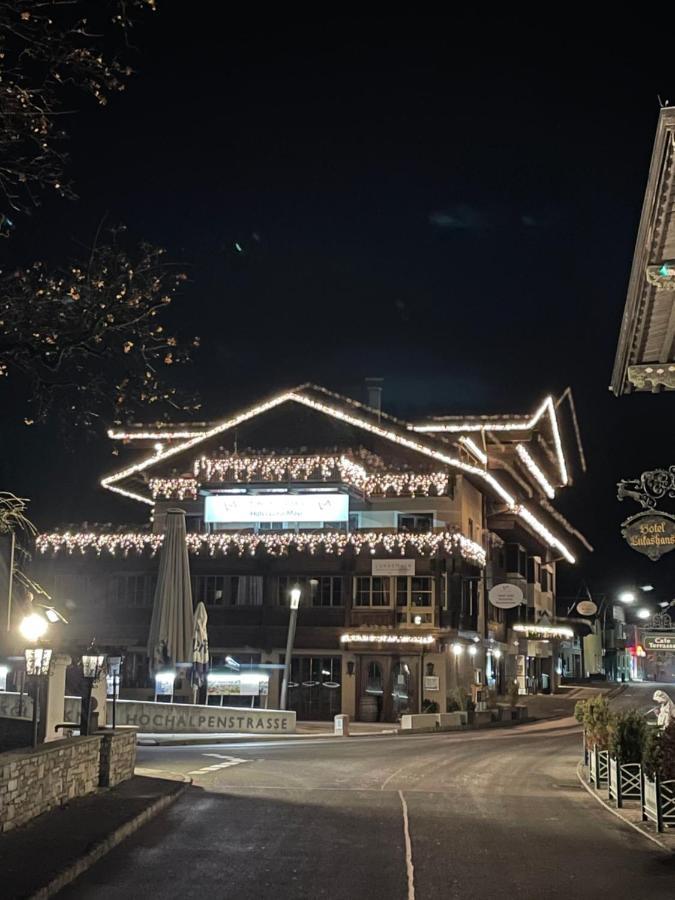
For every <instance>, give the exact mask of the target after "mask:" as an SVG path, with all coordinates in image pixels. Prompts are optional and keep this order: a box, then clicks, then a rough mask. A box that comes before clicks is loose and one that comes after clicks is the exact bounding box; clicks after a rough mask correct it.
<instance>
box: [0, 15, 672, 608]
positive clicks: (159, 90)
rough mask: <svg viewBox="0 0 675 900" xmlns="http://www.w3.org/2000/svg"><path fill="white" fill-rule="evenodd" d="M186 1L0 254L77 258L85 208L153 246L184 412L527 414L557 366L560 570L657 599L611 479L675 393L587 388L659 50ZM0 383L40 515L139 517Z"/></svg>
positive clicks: (635, 183) (573, 585)
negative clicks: (320, 396)
mask: <svg viewBox="0 0 675 900" xmlns="http://www.w3.org/2000/svg"><path fill="white" fill-rule="evenodd" d="M197 9H198V7H196V6H195V7H194V12H190V13H187V12H186V7H185V5H184V4H172V3H164V4H162V9H161V12H160V13H159V14H158V15H156V16H152V17H151V21H150V24H149V26H148V27H147V28H142V29H140V30H139V31H138V33H137V35H136V43H137V44H138V45H139V47H141V48H142V49H141V52H139V53H136V54H134V55H133V58H132V60H131V61H132V64H133V65H134V66H135V68H136V69H137V72H138V74H137V76H136V77H135V78H134V79H133V80H132V82H131V83H130V85H129V87H128V89H127V91H126V92H125V93H124V94H122V95H121V96H117V97H114V98H113V99H112V101H111V103H110V105H109V106H108V107H107V108H106V109H104V110H100V109H97V108H93V105H88V104H86V103H85V104H84V105H83V110H82V111H81V112H80V113H79V114H78V115H77V116H75V117H73V119H72V122H71V123H70V125H69V128H70V132H71V136H72V140H71V147H70V152H71V156H72V165H71V170H70V171H71V173H72V175H73V178H74V180H75V186H76V189H77V191H78V194H79V195H80V199H79V200H78V201H76V202H74V203H69V202H67V201H61V200H57V199H55V198H50V199H49V201H48V202H46V203H45V206H44V208H43V209H42V210H41V211H39V212H38V213H37V214H36V215H35V216H34V217H33V219H32V220H31V221H22V222H20V223H19V225H18V228H17V234H16V235H15V237H13V238H12V239H11V241H5V242H4V243H3V245H2V247H0V252H1V254H2V259H3V265H7V264H8V263H9V264H16V262H25V261H28V260H30V259H32V258H37V257H39V256H43V257H47V258H50V259H52V260H59V259H60V258H61V259H62V258H63V257H64V255H65V256H67V255H68V254H71V253H73V254H75V253H79V252H81V247H82V245H87V244H88V243H90V242H91V240H92V237H93V235H94V233H95V231H96V228H97V226H98V224H99V222H100V221H101V219H102V217H103V216H106V221H108V222H110V223H111V224H114V223H117V222H124V223H126V224H127V226H128V227H129V230H130V232H131V234H132V235H133V236H135V237H138V238H145V239H148V240H151V241H153V242H155V243H159V244H162V245H164V246H165V247H166V248H167V250H168V251H169V254H170V255H171V257H172V258H173V259H175V260H177V261H180V262H181V263H183V264H185V265H186V266H187V271H188V273H189V276H190V282H189V284H188V285H187V286H186V287H185V290H184V291H183V293H182V295H181V299H180V300H178V301H177V302H176V309H175V311H174V313H173V316H174V321H175V323H176V325H177V326H178V327H179V328H180V330H181V331H183V332H184V333H185V334H186V335H188V336H189V335H193V334H198V335H200V336H201V337H202V349H201V351H200V352H199V353H198V355H197V357H196V358H195V363H194V365H193V366H192V367H191V368H190V369H186V370H183V375H184V376H185V378H186V379H188V380H189V382H190V384H191V385H192V386H194V387H196V388H198V389H199V390H200V391H201V392H202V395H203V400H204V412H203V416H202V417H203V418H218V417H220V416H222V415H223V414H225V413H227V412H229V411H230V410H232V409H236V408H238V407H240V406H244V405H246V404H247V403H249V402H250V401H252V400H255V399H256V398H257V397H258V396H260V395H261V394H266V393H270V392H272V391H274V390H276V389H277V388H278V387H280V386H283V385H289V384H293V383H298V382H302V381H307V380H311V381H314V382H318V383H320V384H323V385H325V386H327V387H329V388H332V389H334V390H338V391H341V392H344V393H347V394H349V395H351V396H354V397H356V398H357V399H365V397H364V388H363V379H364V378H365V377H366V376H372V375H377V376H381V377H383V378H384V379H385V385H384V397H383V403H384V407H385V409H386V410H387V411H389V412H392V413H395V414H398V415H401V416H405V417H410V418H418V417H420V416H421V415H424V414H425V413H437V414H442V413H457V412H467V413H491V412H507V413H510V412H514V413H520V412H528V411H531V410H532V409H533V408H534V407H535V406H536V405H537V404H538V402H539V401H540V400H541V399H542V398H543V397H544V396H545V395H546V394H547V393H549V392H553V393H556V394H559V393H561V392H562V391H563V390H564V389H565V387H567V386H568V385H571V386H572V388H573V390H574V394H575V399H576V402H577V407H578V413H579V420H580V425H581V430H582V436H583V440H584V444H585V449H586V453H587V456H588V461H589V472H588V474H587V475H586V476H584V477H580V478H578V479H577V481H576V483H575V485H574V487H573V488H572V489H571V490H569V491H567V492H566V493H564V494H563V495H562V496H561V497H560V498H558V499H557V500H556V503H557V504H558V505H559V508H560V509H561V510H562V511H563V512H565V514H566V515H568V517H569V518H570V519H571V520H572V521H573V523H574V524H575V525H576V526H577V527H579V528H580V529H581V530H582V531H583V532H584V533H585V534H586V535H587V536H588V537H589V539H590V540H591V542H592V543H593V544H595V546H596V549H597V552H596V553H595V554H594V555H593V556H590V557H586V558H584V559H583V560H582V561H581V566H580V567H577V568H576V569H575V570H574V571H573V572H570V571H569V568H568V573H567V575H566V577H565V578H564V579H563V582H562V590H563V591H567V592H571V593H573V592H575V591H576V589H577V587H578V585H579V583H580V581H581V579H582V578H587V579H588V581H589V583H590V585H591V587H592V588H593V589H594V590H597V591H602V590H607V591H612V590H614V589H615V588H616V587H618V586H619V585H623V584H628V583H645V582H646V581H650V582H652V583H654V584H655V585H656V586H657V588H658V589H659V592H660V594H661V596H659V597H658V598H657V599H662V598H664V599H670V597H671V596H674V595H675V590H673V587H674V584H675V577H674V576H675V553H673V554H671V557H672V559H671V558H669V557H664V558H663V559H662V560H661V562H659V563H656V564H654V563H651V562H650V561H649V560H647V559H646V558H645V557H642V556H640V555H639V554H637V553H635V552H634V551H632V550H630V549H628V547H627V546H626V545H625V544H624V542H623V540H622V538H621V535H620V528H619V526H620V522H621V521H622V520H623V519H624V518H625V517H627V516H628V515H630V514H633V513H634V512H637V511H638V508H637V506H636V505H635V504H633V503H631V502H630V501H625V502H624V503H623V504H621V503H618V502H617V501H616V499H615V494H616V487H615V485H616V481H617V480H618V479H619V478H621V477H635V476H637V475H639V474H640V472H642V471H643V470H644V469H648V468H654V467H662V466H668V465H670V464H672V463H673V462H675V459H674V458H673V453H672V450H673V443H674V442H673V425H672V422H673V396H672V395H662V396H656V397H653V396H645V395H635V396H629V397H624V398H622V399H619V400H618V399H615V398H614V397H613V395H611V394H610V392H609V390H608V384H609V380H610V375H611V370H612V364H613V359H614V351H615V348H616V342H617V337H618V331H619V324H620V320H621V314H622V311H623V305H624V301H625V296H626V285H627V281H628V274H629V269H630V264H631V260H632V253H633V245H634V240H635V235H636V231H637V225H638V219H639V215H640V210H641V205H642V199H643V193H644V187H645V183H646V178H647V170H648V165H649V159H650V154H651V148H652V143H653V138H654V132H655V127H656V119H657V115H658V95H659V94H660V95H661V97H662V99H663V100H666V99H671V100H672V101H673V102H675V62H672V61H669V60H668V54H663V55H662V61H661V62H659V61H657V60H656V58H655V56H656V53H655V51H654V50H653V46H654V45H653V42H649V43H646V42H644V41H643V40H642V39H641V38H639V37H636V38H635V41H629V40H628V36H626V39H625V41H624V42H623V44H622V43H620V42H619V43H617V41H616V40H615V39H614V38H610V37H609V36H604V35H603V36H601V37H600V38H599V40H598V41H597V42H595V43H594V44H591V43H589V44H588V45H587V46H581V45H578V44H577V43H576V42H575V41H573V40H571V39H570V40H568V39H566V38H565V37H564V35H563V34H562V33H556V34H555V35H553V34H552V33H549V34H546V39H545V40H543V41H542V40H541V39H540V38H537V37H536V36H534V34H532V35H528V34H527V33H525V34H524V35H521V38H520V42H519V44H518V45H516V44H514V43H513V41H511V40H506V38H504V39H503V40H501V38H500V31H499V23H493V24H492V26H491V31H490V33H489V34H488V33H486V30H485V27H484V26H480V27H479V25H478V24H474V25H472V26H471V27H468V26H465V25H463V24H462V23H460V22H459V21H457V22H454V23H453V22H451V21H446V20H433V19H416V20H414V21H413V20H408V19H405V20H403V19H402V20H400V21H396V20H391V19H390V20H387V22H386V24H385V23H384V22H383V21H380V20H369V19H355V20H351V21H348V20H346V19H336V20H327V19H325V18H324V19H320V18H319V17H315V18H314V19H310V20H308V19H304V20H302V21H291V20H289V19H288V18H286V19H284V20H283V21H272V20H270V19H268V18H266V17H265V15H264V14H263V13H262V12H261V13H260V15H259V16H256V17H255V18H254V17H251V18H250V19H245V18H242V19H234V18H232V19H230V20H228V21H223V23H222V25H221V26H219V25H218V24H217V23H216V22H214V21H213V20H212V19H211V18H210V17H209V16H208V15H206V14H203V15H201V14H200V15H197V14H196V10H197ZM636 45H641V46H643V48H644V54H645V55H643V56H642V57H640V56H639V55H636V51H635V46H636ZM647 50H650V52H651V55H647ZM669 92H670V93H669ZM237 245H238V247H239V248H241V249H238V247H237ZM3 390H4V392H5V395H6V396H5V397H4V398H3V403H4V408H5V414H4V416H3V428H2V456H1V458H0V475H1V476H2V479H1V480H2V485H3V487H5V488H11V489H12V490H14V491H15V492H16V493H19V494H22V495H24V496H28V497H31V498H32V501H33V502H32V512H33V516H34V518H35V519H36V522H37V524H38V526H39V527H40V528H49V527H52V526H54V525H56V524H59V523H63V522H79V521H82V520H84V519H88V520H89V521H90V522H91V521H107V520H112V521H119V522H131V521H134V520H139V519H142V517H143V515H144V511H143V510H141V509H140V508H139V507H138V506H137V505H135V504H133V503H128V502H127V501H124V500H117V499H115V498H112V497H110V496H109V495H106V494H105V492H103V491H101V489H100V488H98V485H97V483H98V477H100V475H101V474H102V473H104V472H106V471H109V470H112V469H114V468H115V467H116V464H117V462H118V460H116V459H115V458H114V457H112V456H111V455H110V452H111V449H112V447H111V444H110V442H109V441H108V440H107V439H106V438H105V437H102V438H93V439H89V440H85V438H84V436H74V437H73V439H72V444H71V447H70V448H68V449H64V448H63V447H62V445H61V441H60V439H59V438H58V437H57V434H56V429H55V428H53V427H44V428H31V429H29V428H26V427H25V426H23V425H22V424H20V423H21V420H22V418H23V414H22V410H21V409H20V408H19V405H18V399H17V397H16V394H15V390H16V388H13V387H9V388H8V387H7V385H5V386H3ZM15 410H16V414H15ZM10 420H11V421H10ZM570 437H571V436H570ZM561 568H562V567H561ZM653 596H654V595H653Z"/></svg>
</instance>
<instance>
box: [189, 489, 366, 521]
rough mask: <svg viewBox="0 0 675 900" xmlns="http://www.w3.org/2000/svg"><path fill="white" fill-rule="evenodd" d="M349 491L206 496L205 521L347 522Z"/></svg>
mask: <svg viewBox="0 0 675 900" xmlns="http://www.w3.org/2000/svg"><path fill="white" fill-rule="evenodd" d="M348 520H349V497H348V495H347V494H337V493H336V494H212V495H211V496H209V497H206V500H205V505H204V521H205V522H219V523H223V524H227V523H233V522H241V523H248V522H347V521H348Z"/></svg>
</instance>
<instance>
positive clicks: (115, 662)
mask: <svg viewBox="0 0 675 900" xmlns="http://www.w3.org/2000/svg"><path fill="white" fill-rule="evenodd" d="M122 659H123V657H121V656H109V657H108V672H109V673H110V675H111V676H112V727H113V731H114V730H115V725H116V724H117V694H118V693H119V689H120V688H119V684H120V671H121V669H122Z"/></svg>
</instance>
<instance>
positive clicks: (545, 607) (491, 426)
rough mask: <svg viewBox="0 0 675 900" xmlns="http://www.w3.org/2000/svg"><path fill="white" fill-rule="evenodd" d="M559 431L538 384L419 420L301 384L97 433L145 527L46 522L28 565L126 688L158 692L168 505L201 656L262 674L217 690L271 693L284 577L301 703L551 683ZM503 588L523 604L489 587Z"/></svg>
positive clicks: (401, 707)
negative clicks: (176, 519) (182, 524)
mask: <svg viewBox="0 0 675 900" xmlns="http://www.w3.org/2000/svg"><path fill="white" fill-rule="evenodd" d="M564 431H565V429H564V426H563V423H562V422H561V421H560V416H559V413H558V411H557V410H556V405H555V404H554V402H553V401H552V399H551V398H547V399H546V401H544V403H542V404H541V406H540V407H539V408H538V409H537V410H536V411H535V412H534V413H533V414H532V415H525V416H492V417H480V416H468V417H462V418H455V417H439V418H435V419H429V420H426V421H423V422H416V423H412V422H403V421H401V420H398V419H395V418H393V417H391V416H388V415H386V414H385V413H384V412H382V410H381V409H380V407H379V403H378V398H377V396H376V397H375V399H373V400H371V405H364V404H361V403H358V402H356V401H354V400H351V399H349V398H346V397H343V396H340V395H337V394H334V393H332V392H330V391H327V390H325V389H324V388H321V387H318V386H315V385H304V386H302V387H299V388H296V389H294V390H291V391H285V392H281V393H279V394H277V395H275V396H274V397H271V398H268V399H265V400H263V401H261V402H260V403H258V404H256V405H254V406H253V407H250V408H249V409H246V410H244V411H242V412H239V413H237V414H236V415H232V416H230V417H228V418H226V419H224V420H222V421H220V422H217V423H214V424H205V425H200V426H198V427H195V426H194V425H189V426H177V427H174V428H173V429H170V428H167V427H166V426H164V427H161V428H159V427H144V426H134V427H131V428H128V429H126V430H119V431H111V432H110V437H111V439H113V440H115V441H116V442H118V444H119V445H120V452H121V453H126V454H127V455H128V457H129V460H128V462H127V464H126V465H124V466H123V467H122V468H121V469H119V470H118V471H117V472H115V473H113V474H112V475H109V476H106V477H105V478H103V479H102V485H103V487H105V488H107V489H109V490H111V491H113V492H115V493H117V494H118V495H119V496H120V498H121V502H127V503H128V502H134V503H141V504H144V505H145V506H146V507H147V509H148V513H149V521H148V525H147V527H146V528H145V529H134V530H128V529H127V530H124V529H120V530H112V531H111V530H110V529H108V530H101V529H93V530H85V529H83V528H81V529H75V528H70V529H66V530H61V531H58V532H54V533H51V534H42V535H40V536H39V538H38V541H37V552H36V556H35V564H34V574H35V577H36V578H38V579H39V580H40V582H41V583H42V584H43V585H44V586H45V588H46V589H47V590H48V591H49V592H50V594H52V596H53V597H54V598H55V602H57V603H58V604H59V605H60V606H61V607H64V606H65V607H66V608H67V609H68V611H69V612H68V615H69V625H68V626H67V628H64V629H63V630H62V640H63V641H64V642H66V643H67V644H68V645H70V646H73V645H75V644H79V645H81V646H83V645H86V644H87V643H88V642H89V641H90V640H91V639H92V638H96V641H97V643H99V644H100V645H106V646H109V647H115V648H118V649H120V650H121V651H122V652H123V653H124V657H125V662H124V666H123V672H122V691H121V696H122V697H125V696H126V697H130V698H131V697H148V696H152V692H153V687H152V683H151V681H150V679H149V668H148V659H147V641H148V629H149V623H150V617H151V612H152V605H153V598H154V592H155V581H156V571H157V564H158V553H159V550H160V547H161V542H162V536H163V527H164V521H165V517H166V512H167V510H168V509H173V508H180V509H182V510H183V511H184V512H185V516H186V523H187V532H188V533H187V544H188V551H189V559H190V568H191V579H192V590H193V601H194V603H195V605H196V604H197V603H198V602H200V601H201V602H203V603H204V604H205V606H206V608H207V611H208V634H209V647H210V655H211V666H212V668H213V669H215V670H217V669H218V668H219V667H220V666H222V665H224V664H225V663H226V660H228V659H229V664H230V665H232V661H234V665H235V666H237V665H238V666H240V667H241V671H242V672H244V671H247V670H248V671H255V672H260V671H264V672H266V673H267V676H266V678H267V677H268V680H266V684H265V687H262V686H261V683H260V682H259V681H256V686H255V687H254V688H251V689H249V688H244V687H243V684H244V681H245V679H243V678H241V679H239V686H238V687H236V686H235V687H232V686H230V687H229V688H228V692H229V693H228V695H227V697H226V703H227V705H232V704H233V703H234V704H239V705H247V706H269V707H276V706H277V704H278V700H279V688H280V684H279V682H280V671H281V666H282V665H283V663H284V661H285V660H284V654H285V645H286V636H287V630H288V622H289V609H288V605H289V592H290V589H291V588H292V587H296V586H297V587H300V589H301V602H300V609H299V612H298V626H297V634H296V639H295V646H294V652H293V657H292V665H291V679H290V684H289V698H288V704H289V707H290V708H293V709H295V710H296V711H297V713H298V717H299V718H304V719H329V718H332V717H333V716H334V715H335V714H337V713H340V712H342V713H347V714H349V715H350V716H352V717H354V718H356V719H363V720H370V721H376V720H379V721H395V720H396V719H397V718H398V717H399V716H400V715H402V714H403V713H408V712H418V711H420V710H422V709H424V708H431V709H438V710H440V711H446V710H447V709H452V708H457V706H460V705H462V703H463V702H464V699H463V698H466V697H467V696H468V697H469V698H472V697H473V699H475V700H476V699H477V700H478V701H479V702H480V700H481V697H482V696H484V694H485V692H486V691H487V690H489V689H493V690H495V691H499V692H502V693H503V692H505V690H506V688H507V684H508V683H509V682H511V681H513V680H514V679H517V681H518V685H519V688H520V690H521V692H522V693H526V692H528V691H536V690H552V689H554V688H555V684H556V678H557V676H558V675H559V672H560V666H559V662H558V648H559V640H560V639H564V638H565V636H566V633H567V629H566V628H565V627H562V626H561V625H560V623H556V619H555V608H556V607H555V592H556V567H557V564H558V563H559V562H561V561H563V562H565V563H567V564H573V563H574V562H575V558H576V555H577V554H578V553H579V552H583V551H584V544H585V543H586V542H585V541H584V539H583V537H582V536H581V535H580V534H579V532H578V531H576V529H574V528H573V527H572V526H571V525H570V524H569V523H568V522H567V521H566V520H565V519H564V517H563V516H562V515H561V514H560V513H559V512H558V511H557V510H556V509H555V508H554V506H553V504H552V502H551V501H552V500H553V498H554V497H555V495H556V492H557V491H558V490H560V489H562V488H563V487H565V486H567V485H569V484H570V482H571V473H570V463H569V460H568V458H567V454H566V450H565V444H566V440H565V434H566V433H565V434H564ZM586 546H587V545H586ZM503 585H510V586H511V588H515V589H516V591H515V596H516V600H517V598H518V594H519V592H520V595H521V596H522V603H518V605H514V601H513V596H514V592H513V590H511V589H508V590H507V591H506V594H507V595H508V596H507V599H506V600H504V599H503V597H502V599H500V598H499V597H496V596H495V592H494V591H493V592H492V595H491V594H490V592H491V591H492V589H493V588H495V587H497V586H502V594H503ZM490 597H492V599H490ZM509 598H510V599H509ZM504 607H508V608H504ZM235 680H236V679H235ZM253 680H254V681H255V679H253ZM237 691H238V693H237ZM178 693H179V696H181V693H180V689H179V692H178ZM184 696H185V697H186V699H187V697H188V692H187V688H185V694H184ZM211 702H222V701H220V699H219V698H218V697H214V698H212V700H211Z"/></svg>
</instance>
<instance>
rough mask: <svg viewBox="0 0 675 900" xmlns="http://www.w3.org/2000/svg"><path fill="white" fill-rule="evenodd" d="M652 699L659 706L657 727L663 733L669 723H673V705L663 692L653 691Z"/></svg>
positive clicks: (674, 714)
mask: <svg viewBox="0 0 675 900" xmlns="http://www.w3.org/2000/svg"><path fill="white" fill-rule="evenodd" d="M652 699H653V700H656V702H657V703H660V704H661V705H660V706H659V708H658V713H657V725H658V726H659V728H660V729H661V730H662V731H663V729H664V728H667V727H668V725H670V723H671V722H675V703H673V701H672V700H671V699H670V697H669V696H668V694H666V692H665V691H654V696H653V698H652Z"/></svg>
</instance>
